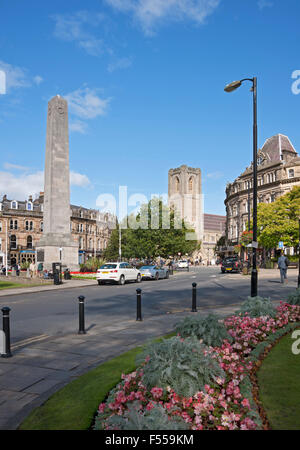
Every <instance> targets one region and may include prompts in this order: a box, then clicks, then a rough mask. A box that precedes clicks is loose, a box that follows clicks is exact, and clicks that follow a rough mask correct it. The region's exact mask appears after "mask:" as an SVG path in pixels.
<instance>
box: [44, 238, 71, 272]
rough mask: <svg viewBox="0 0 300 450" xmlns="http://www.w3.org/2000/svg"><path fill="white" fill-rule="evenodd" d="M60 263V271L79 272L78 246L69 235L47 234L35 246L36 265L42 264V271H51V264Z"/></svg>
mask: <svg viewBox="0 0 300 450" xmlns="http://www.w3.org/2000/svg"><path fill="white" fill-rule="evenodd" d="M59 262H60V263H61V264H62V269H63V270H65V269H69V270H70V272H76V271H78V270H79V264H78V244H76V243H75V242H74V241H73V239H72V237H71V234H70V235H65V234H61V235H59V234H54V233H48V234H46V235H45V236H43V237H42V238H41V240H40V242H39V243H38V246H37V264H39V263H42V264H43V269H44V270H48V271H49V270H52V263H59Z"/></svg>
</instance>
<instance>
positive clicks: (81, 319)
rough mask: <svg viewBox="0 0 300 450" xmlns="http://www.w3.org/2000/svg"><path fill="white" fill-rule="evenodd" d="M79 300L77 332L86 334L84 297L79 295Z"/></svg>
mask: <svg viewBox="0 0 300 450" xmlns="http://www.w3.org/2000/svg"><path fill="white" fill-rule="evenodd" d="M78 300H79V331H78V334H86V331H85V329H84V296H83V295H80V296H79V297H78Z"/></svg>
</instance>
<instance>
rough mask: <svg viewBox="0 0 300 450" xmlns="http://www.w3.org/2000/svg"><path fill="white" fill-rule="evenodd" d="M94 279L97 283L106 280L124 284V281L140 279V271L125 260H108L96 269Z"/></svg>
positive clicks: (102, 282) (138, 281) (139, 280)
mask: <svg viewBox="0 0 300 450" xmlns="http://www.w3.org/2000/svg"><path fill="white" fill-rule="evenodd" d="M96 279H97V282H98V284H99V285H100V284H104V283H105V282H107V281H110V282H114V283H118V284H120V285H122V286H123V285H124V284H125V283H126V281H136V282H137V283H140V282H141V281H142V276H141V272H140V271H139V270H137V269H136V268H135V267H133V266H131V265H130V264H128V263H126V262H108V263H106V264H103V266H101V267H100V268H99V269H98V270H97V275H96Z"/></svg>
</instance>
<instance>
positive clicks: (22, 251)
mask: <svg viewBox="0 0 300 450" xmlns="http://www.w3.org/2000/svg"><path fill="white" fill-rule="evenodd" d="M20 253H35V250H21V251H20Z"/></svg>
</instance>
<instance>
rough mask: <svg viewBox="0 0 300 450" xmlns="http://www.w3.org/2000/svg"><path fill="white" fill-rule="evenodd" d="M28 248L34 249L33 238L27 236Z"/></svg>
mask: <svg viewBox="0 0 300 450" xmlns="http://www.w3.org/2000/svg"><path fill="white" fill-rule="evenodd" d="M27 248H30V249H32V236H27Z"/></svg>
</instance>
